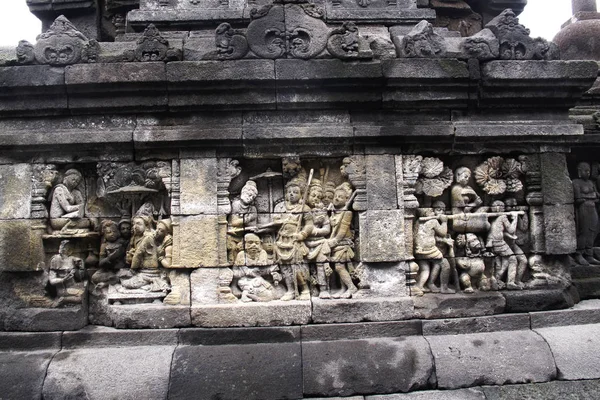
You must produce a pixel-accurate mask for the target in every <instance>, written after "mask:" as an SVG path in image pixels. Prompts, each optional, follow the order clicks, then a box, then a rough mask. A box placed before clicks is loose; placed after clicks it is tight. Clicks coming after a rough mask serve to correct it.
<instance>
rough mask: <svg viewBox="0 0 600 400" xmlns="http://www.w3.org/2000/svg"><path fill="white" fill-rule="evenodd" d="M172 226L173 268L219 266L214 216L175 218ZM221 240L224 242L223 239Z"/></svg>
mask: <svg viewBox="0 0 600 400" xmlns="http://www.w3.org/2000/svg"><path fill="white" fill-rule="evenodd" d="M176 219H177V223H176V224H175V223H174V224H173V248H174V249H175V251H174V253H173V266H176V267H177V268H198V267H215V266H218V265H219V255H218V245H219V240H221V239H220V238H219V222H218V217H217V216H216V215H196V216H188V217H177V218H176ZM222 240H225V239H224V238H223V239H222Z"/></svg>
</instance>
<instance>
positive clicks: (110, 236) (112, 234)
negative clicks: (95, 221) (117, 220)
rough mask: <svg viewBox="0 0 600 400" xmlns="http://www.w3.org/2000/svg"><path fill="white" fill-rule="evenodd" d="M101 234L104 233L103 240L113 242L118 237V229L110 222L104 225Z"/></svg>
mask: <svg viewBox="0 0 600 400" xmlns="http://www.w3.org/2000/svg"><path fill="white" fill-rule="evenodd" d="M102 234H103V235H104V240H106V241H107V242H114V241H115V240H117V239H118V238H119V230H118V229H117V226H116V225H112V224H111V225H107V226H105V227H104V230H103V231H102Z"/></svg>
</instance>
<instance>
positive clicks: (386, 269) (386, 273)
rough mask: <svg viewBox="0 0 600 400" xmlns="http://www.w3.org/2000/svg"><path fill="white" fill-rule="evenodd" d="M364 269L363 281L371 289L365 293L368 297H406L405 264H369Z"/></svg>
mask: <svg viewBox="0 0 600 400" xmlns="http://www.w3.org/2000/svg"><path fill="white" fill-rule="evenodd" d="M363 266H364V267H365V280H366V282H367V283H368V284H369V288H370V289H371V290H370V291H369V292H367V293H366V295H368V296H369V297H375V296H381V297H403V296H408V295H409V293H408V288H407V287H406V268H405V267H406V265H405V263H402V262H401V263H370V264H366V263H365V264H363Z"/></svg>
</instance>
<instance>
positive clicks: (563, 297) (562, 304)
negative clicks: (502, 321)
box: [502, 289, 575, 313]
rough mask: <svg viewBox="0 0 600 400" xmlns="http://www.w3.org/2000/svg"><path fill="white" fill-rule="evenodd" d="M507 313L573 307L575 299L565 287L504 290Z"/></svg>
mask: <svg viewBox="0 0 600 400" xmlns="http://www.w3.org/2000/svg"><path fill="white" fill-rule="evenodd" d="M502 295H503V296H504V298H505V299H506V309H505V312H507V313H518V312H528V311H545V310H556V309H561V308H569V307H573V305H574V304H575V301H574V300H573V297H572V296H571V294H570V293H569V291H568V290H567V289H542V290H523V291H512V292H511V291H505V292H502Z"/></svg>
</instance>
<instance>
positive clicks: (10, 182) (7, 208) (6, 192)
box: [0, 164, 33, 219]
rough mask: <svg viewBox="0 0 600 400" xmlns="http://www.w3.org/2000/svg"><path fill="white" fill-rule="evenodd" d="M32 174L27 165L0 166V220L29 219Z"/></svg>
mask: <svg viewBox="0 0 600 400" xmlns="http://www.w3.org/2000/svg"><path fill="white" fill-rule="evenodd" d="M32 173H33V172H32V169H31V166H30V165H29V164H13V165H0V182H1V184H0V219H17V218H29V206H30V204H31V184H30V182H31V175H32Z"/></svg>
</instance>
